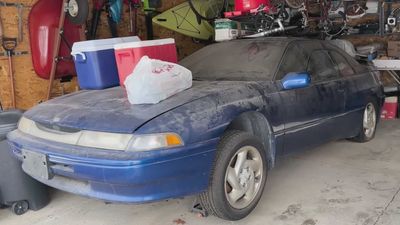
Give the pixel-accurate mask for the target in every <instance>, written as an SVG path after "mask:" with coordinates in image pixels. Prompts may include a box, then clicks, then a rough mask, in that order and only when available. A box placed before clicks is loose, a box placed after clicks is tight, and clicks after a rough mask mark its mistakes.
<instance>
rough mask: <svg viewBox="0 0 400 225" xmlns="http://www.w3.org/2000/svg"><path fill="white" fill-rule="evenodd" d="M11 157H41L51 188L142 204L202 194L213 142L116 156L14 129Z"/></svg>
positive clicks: (206, 184) (41, 179)
mask: <svg viewBox="0 0 400 225" xmlns="http://www.w3.org/2000/svg"><path fill="white" fill-rule="evenodd" d="M8 141H9V143H10V146H11V149H12V151H13V154H14V155H15V156H16V157H17V158H19V159H20V160H21V161H23V158H22V151H29V152H36V153H40V154H43V155H45V156H46V157H47V160H48V171H49V174H50V178H49V179H44V178H41V177H38V176H35V175H33V174H34V173H32V171H25V172H26V173H28V174H29V175H31V176H32V177H34V178H35V179H37V180H39V181H40V182H42V183H44V184H47V185H49V186H51V187H54V188H57V189H60V190H64V191H67V192H71V193H74V194H78V195H83V196H87V197H92V198H96V199H101V200H104V201H107V202H124V203H144V202H151V201H157V200H162V199H168V198H176V197H183V196H186V195H191V194H196V193H200V192H202V191H204V190H206V188H207V186H208V182H209V176H210V171H211V167H212V166H213V161H214V156H215V149H216V146H217V143H218V139H213V140H210V141H205V142H201V143H196V144H193V145H189V146H185V147H181V148H176V149H168V150H157V151H149V152H121V151H111V150H110V151H108V150H101V149H94V148H86V147H79V146H73V145H67V144H62V143H57V142H52V141H47V140H44V139H40V138H36V137H33V136H31V135H28V134H25V133H22V132H20V131H18V130H16V131H13V132H11V133H9V134H8Z"/></svg>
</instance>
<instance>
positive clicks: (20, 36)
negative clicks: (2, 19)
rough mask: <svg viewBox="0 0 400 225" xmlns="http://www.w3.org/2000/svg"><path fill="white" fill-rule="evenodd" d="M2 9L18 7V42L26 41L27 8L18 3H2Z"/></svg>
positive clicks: (0, 4)
mask: <svg viewBox="0 0 400 225" xmlns="http://www.w3.org/2000/svg"><path fill="white" fill-rule="evenodd" d="M0 6H1V7H16V9H17V15H18V42H19V43H21V42H22V41H23V40H24V30H23V26H24V21H23V10H24V8H25V7H26V6H25V5H23V4H22V3H19V2H18V3H17V2H0Z"/></svg>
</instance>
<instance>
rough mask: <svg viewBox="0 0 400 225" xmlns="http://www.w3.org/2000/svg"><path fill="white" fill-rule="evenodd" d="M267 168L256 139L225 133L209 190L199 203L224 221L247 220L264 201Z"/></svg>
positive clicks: (219, 146)
mask: <svg viewBox="0 0 400 225" xmlns="http://www.w3.org/2000/svg"><path fill="white" fill-rule="evenodd" d="M239 160H240V161H239ZM267 168H268V166H267V160H266V153H265V149H264V146H263V144H262V143H261V141H260V140H259V139H258V138H257V137H255V136H253V135H251V134H250V133H246V132H242V131H236V130H235V131H228V132H226V133H225V134H224V135H223V137H222V138H221V141H220V143H219V145H218V148H217V153H216V158H215V164H214V168H213V170H212V171H211V177H210V183H209V187H208V189H207V191H205V192H204V193H202V194H200V195H199V199H200V203H201V204H202V206H203V208H204V209H205V210H206V211H207V212H208V213H210V214H213V215H215V216H217V217H220V218H222V219H225V220H240V219H242V218H244V217H246V216H247V215H248V214H250V212H251V211H252V210H253V209H254V208H255V207H256V206H257V203H258V201H259V200H260V198H261V195H262V193H263V190H264V186H265V182H266V180H267V173H268V171H267Z"/></svg>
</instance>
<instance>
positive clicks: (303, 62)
mask: <svg viewBox="0 0 400 225" xmlns="http://www.w3.org/2000/svg"><path fill="white" fill-rule="evenodd" d="M307 61H308V57H307V56H306V55H305V54H304V52H303V50H302V49H301V48H300V47H299V45H298V44H297V43H293V44H290V45H289V46H288V48H287V50H286V53H285V56H284V57H283V60H282V63H281V65H280V66H279V70H278V74H277V76H276V79H277V80H281V79H282V78H283V77H284V76H285V75H286V74H288V73H292V72H295V73H296V72H305V71H306V68H307Z"/></svg>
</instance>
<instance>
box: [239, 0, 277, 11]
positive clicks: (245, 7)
mask: <svg viewBox="0 0 400 225" xmlns="http://www.w3.org/2000/svg"><path fill="white" fill-rule="evenodd" d="M261 4H264V6H268V7H269V6H270V1H269V0H235V11H240V12H248V11H250V10H252V9H257V8H258V7H259V6H260V5H261Z"/></svg>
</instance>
